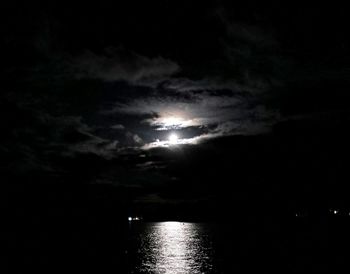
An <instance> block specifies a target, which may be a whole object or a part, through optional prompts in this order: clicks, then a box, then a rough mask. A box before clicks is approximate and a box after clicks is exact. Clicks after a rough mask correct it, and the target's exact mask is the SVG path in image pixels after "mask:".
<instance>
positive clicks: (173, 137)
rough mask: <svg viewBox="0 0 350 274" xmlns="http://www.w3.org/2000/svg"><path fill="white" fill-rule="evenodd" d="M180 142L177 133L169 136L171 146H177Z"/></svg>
mask: <svg viewBox="0 0 350 274" xmlns="http://www.w3.org/2000/svg"><path fill="white" fill-rule="evenodd" d="M178 140H179V137H178V136H177V135H176V134H175V133H172V134H170V135H169V143H170V144H172V145H175V144H177V142H178Z"/></svg>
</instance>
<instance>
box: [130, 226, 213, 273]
mask: <svg viewBox="0 0 350 274" xmlns="http://www.w3.org/2000/svg"><path fill="white" fill-rule="evenodd" d="M139 241H140V246H139V247H138V251H137V256H138V257H139V263H138V264H137V265H136V269H135V270H134V273H194V274H195V273H210V272H211V270H212V268H213V264H212V254H211V252H212V247H211V240H210V238H209V235H208V233H206V229H205V227H203V226H201V225H200V224H196V223H181V222H162V223H149V224H148V225H147V226H146V227H145V228H144V230H143V231H142V232H141V234H140V238H139Z"/></svg>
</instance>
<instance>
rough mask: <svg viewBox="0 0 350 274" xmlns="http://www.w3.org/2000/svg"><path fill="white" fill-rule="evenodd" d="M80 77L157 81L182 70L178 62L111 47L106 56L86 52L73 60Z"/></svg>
mask: <svg viewBox="0 0 350 274" xmlns="http://www.w3.org/2000/svg"><path fill="white" fill-rule="evenodd" d="M73 66H74V67H76V68H77V70H78V74H77V77H87V78H96V79H101V80H103V81H108V82H112V81H128V82H130V83H133V84H137V83H140V82H144V81H145V82H147V81H150V82H153V81H157V80H159V79H163V77H168V76H171V75H173V74H175V73H176V72H178V71H179V70H180V67H179V65H178V64H176V63H175V62H173V61H171V60H169V59H165V58H163V57H161V56H158V57H154V58H149V57H146V56H142V55H139V54H136V53H134V52H130V51H127V50H122V49H120V48H119V49H116V48H108V49H106V50H105V51H104V53H103V54H100V55H98V54H95V53H93V52H91V51H86V52H85V53H83V54H82V55H80V56H78V57H76V58H75V59H74V60H73Z"/></svg>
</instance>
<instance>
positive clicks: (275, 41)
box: [0, 0, 350, 219]
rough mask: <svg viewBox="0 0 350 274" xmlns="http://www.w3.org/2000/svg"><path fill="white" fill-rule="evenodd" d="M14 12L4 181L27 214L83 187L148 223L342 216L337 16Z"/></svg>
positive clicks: (1, 168)
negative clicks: (337, 212) (331, 211)
mask: <svg viewBox="0 0 350 274" xmlns="http://www.w3.org/2000/svg"><path fill="white" fill-rule="evenodd" d="M12 2H13V3H12V4H7V5H5V4H1V6H2V7H1V11H0V12H1V14H0V18H1V19H0V20H1V24H0V29H1V36H0V39H1V43H0V47H1V50H0V54H1V65H0V68H1V76H2V77H1V79H2V80H1V84H2V87H1V94H0V127H1V134H0V138H1V141H0V180H1V181H2V184H3V185H8V186H18V187H17V189H22V188H25V189H27V190H28V189H31V191H30V193H32V194H30V195H34V196H30V195H29V198H28V197H27V196H26V195H25V194H23V193H22V194H21V195H22V196H26V198H25V200H26V201H28V200H31V199H32V198H31V197H36V198H38V197H40V196H41V195H43V194H42V193H43V192H42V191H41V190H42V189H44V188H46V187H49V186H55V187H54V188H60V187H61V186H63V188H64V189H74V193H79V191H80V190H82V191H83V189H86V186H94V187H97V188H98V187H100V188H101V189H104V190H103V191H102V192H103V193H104V194H103V195H102V194H101V195H102V196H106V197H107V196H108V197H109V198H105V199H106V200H108V199H110V200H112V201H113V202H116V203H119V202H120V203H121V204H123V206H125V211H127V212H136V213H140V214H143V215H145V216H149V217H150V218H152V217H154V216H158V215H161V216H163V217H164V216H165V218H166V217H167V216H168V215H171V216H177V217H179V216H180V217H181V216H186V217H191V218H193V217H198V218H199V217H200V218H204V219H206V218H212V217H215V216H216V215H220V214H226V213H225V212H228V211H230V210H231V209H229V208H231V207H232V206H233V207H236V208H245V209H246V208H251V210H253V211H255V210H262V209H266V208H274V209H275V210H278V211H283V212H288V210H290V211H293V210H296V209H305V208H307V209H310V208H318V207H328V206H330V205H335V204H336V205H337V206H346V205H347V196H348V195H347V184H348V182H349V168H348V163H349V159H348V158H349V152H350V147H349V137H350V135H349V133H348V128H349V118H350V115H349V99H350V95H349V87H350V77H349V76H350V66H349V61H350V50H349V41H350V40H349V34H348V23H349V22H348V21H349V20H348V17H349V16H348V11H347V9H346V8H345V7H344V6H342V5H335V4H334V5H333V4H330V3H328V5H322V4H321V3H318V4H317V5H310V6H307V5H306V4H305V3H304V4H298V3H296V2H294V1H290V3H286V2H285V1H281V3H279V4H275V5H274V6H268V5H267V4H266V3H265V2H264V3H262V2H263V1H259V2H257V3H254V2H249V3H248V2H245V1H219V0H217V1H198V2H197V1H181V0H178V1H170V0H162V1H160V0H159V1H158V0H154V1H133V0H129V1H123V3H122V1H110V2H109V3H102V1H97V2H95V3H94V4H89V3H88V2H85V3H84V4H78V3H75V2H74V3H73V1H71V3H70V4H63V3H61V2H58V1H57V2H50V3H43V4H41V5H39V4H35V3H31V1H27V2H26V3H24V4H23V3H21V4H19V3H16V1H12ZM15 189H16V187H15ZM32 189H35V190H32ZM64 191H66V190H64ZM84 191H85V190H84ZM24 193H25V191H24ZM33 193H34V194H33ZM38 193H39V194H38ZM45 195H46V194H45ZM22 196H21V197H22ZM78 196H79V195H78ZM36 198H33V199H36ZM21 199H22V198H21ZM48 199H49V198H48ZM222 212H224V213H222ZM126 214H127V213H126Z"/></svg>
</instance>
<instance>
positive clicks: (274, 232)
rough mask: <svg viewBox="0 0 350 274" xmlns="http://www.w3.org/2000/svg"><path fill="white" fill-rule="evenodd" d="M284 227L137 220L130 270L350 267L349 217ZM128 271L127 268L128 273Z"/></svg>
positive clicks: (316, 270) (129, 254)
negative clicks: (143, 221)
mask: <svg viewBox="0 0 350 274" xmlns="http://www.w3.org/2000/svg"><path fill="white" fill-rule="evenodd" d="M308 222H309V221H308V220H300V222H291V223H289V225H284V226H281V225H279V224H278V223H276V222H270V223H267V224H264V225H263V226H262V225H260V226H257V225H239V223H236V224H235V223H233V224H210V223H186V222H153V223H152V222H150V223H147V222H146V223H142V222H132V223H130V224H129V236H128V237H129V242H128V245H127V246H128V247H127V252H126V261H127V265H128V271H127V272H128V273H156V274H157V273H169V274H171V273H193V274H195V273H236V272H238V273H241V272H251V271H253V272H257V271H281V272H282V273H300V272H303V271H308V272H309V273H319V272H323V271H333V270H336V269H338V270H339V269H343V268H344V267H348V266H347V263H346V262H347V261H348V259H347V258H348V257H347V254H349V253H348V252H344V248H346V249H347V247H348V246H349V245H348V244H349V243H350V242H349V239H348V238H349V237H348V236H346V235H347V234H348V233H347V232H346V231H348V228H349V226H348V225H347V223H348V222H347V221H346V222H345V221H343V220H341V219H339V220H329V223H328V222H327V223H315V222H311V224H310V223H308ZM125 273H126V272H125Z"/></svg>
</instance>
